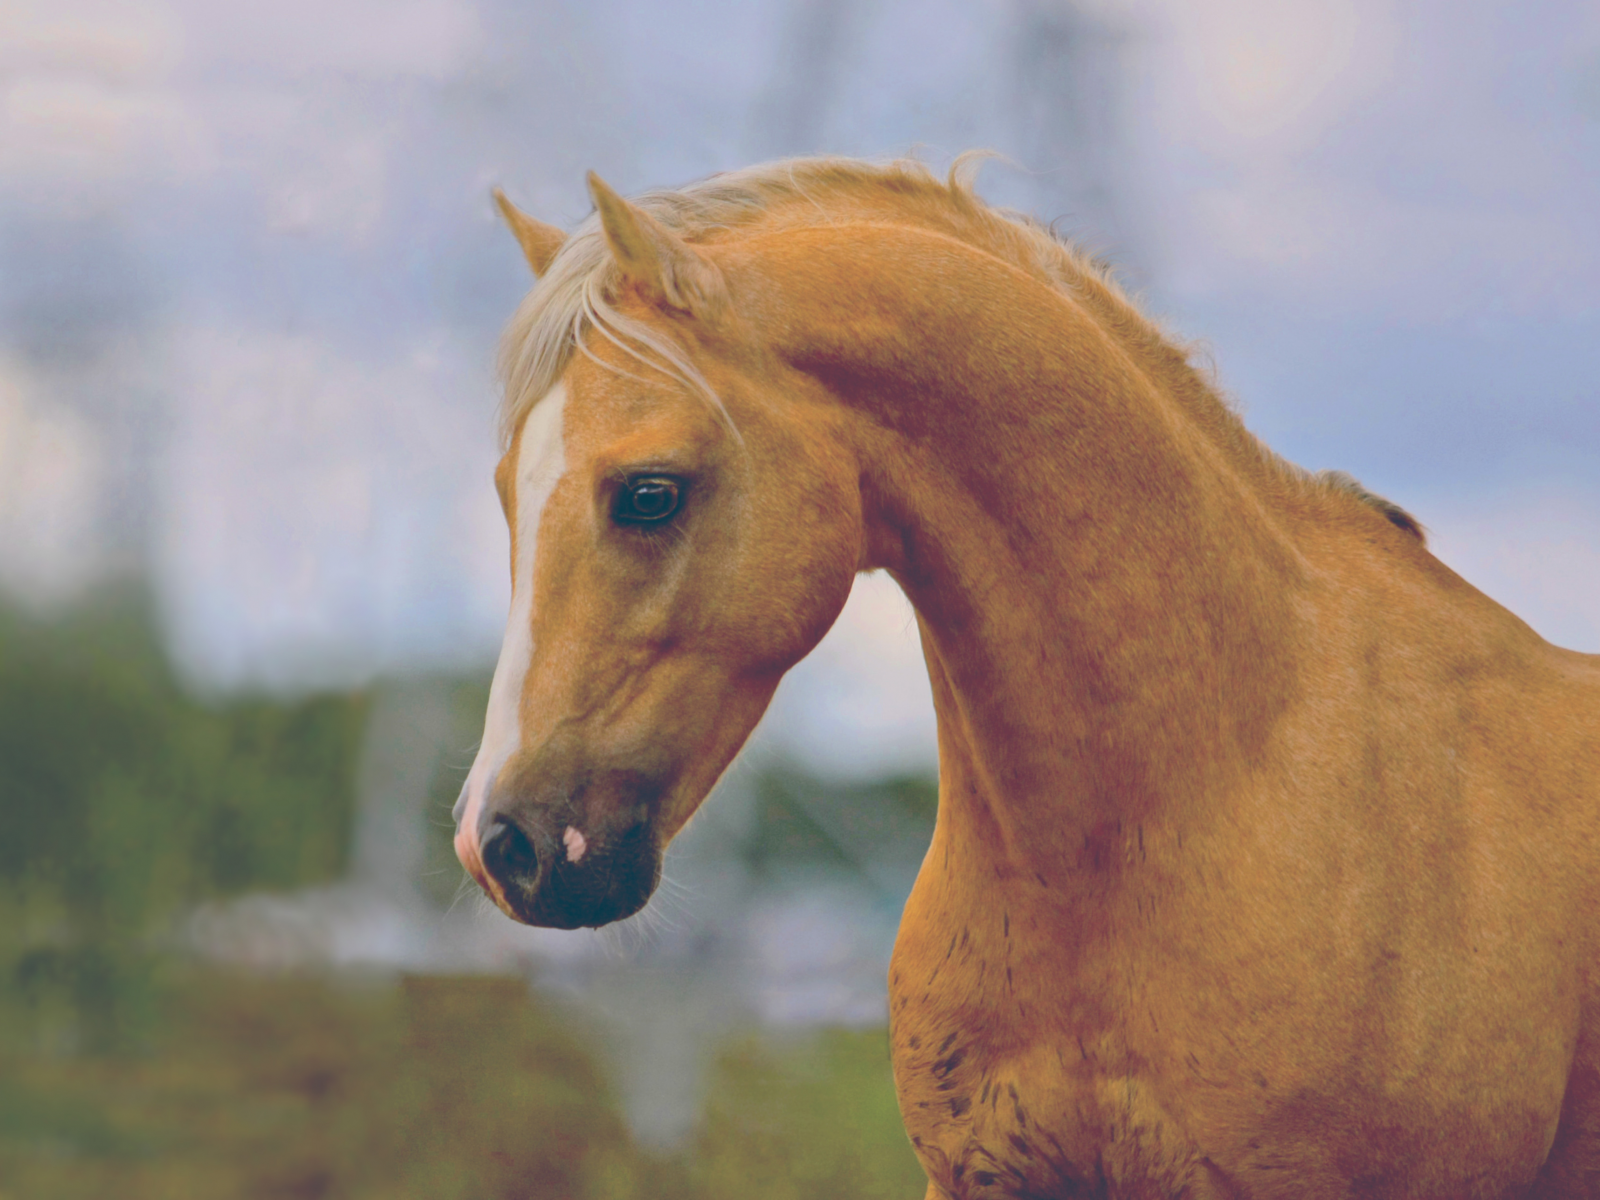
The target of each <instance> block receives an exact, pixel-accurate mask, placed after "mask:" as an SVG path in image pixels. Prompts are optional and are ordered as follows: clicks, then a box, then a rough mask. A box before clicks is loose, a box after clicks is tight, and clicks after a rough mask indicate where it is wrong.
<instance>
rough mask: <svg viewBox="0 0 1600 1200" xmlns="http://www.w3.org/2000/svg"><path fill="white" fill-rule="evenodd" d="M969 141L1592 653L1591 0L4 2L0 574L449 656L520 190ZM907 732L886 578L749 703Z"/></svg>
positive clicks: (488, 441) (248, 638) (884, 736)
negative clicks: (128, 576) (493, 190)
mask: <svg viewBox="0 0 1600 1200" xmlns="http://www.w3.org/2000/svg"><path fill="white" fill-rule="evenodd" d="M973 146H987V147H993V148H995V149H998V150H1000V151H1002V152H1004V153H1005V154H1007V155H1009V156H1010V158H1011V159H1012V160H1013V162H1014V165H1011V166H1004V165H995V166H992V167H991V168H989V170H988V173H987V175H986V177H985V180H984V183H983V185H982V186H983V190H984V191H985V192H986V194H988V195H989V196H990V197H991V198H993V199H995V200H997V201H1000V202H1003V203H1007V204H1013V205H1017V206H1021V207H1025V208H1028V209H1030V210H1032V211H1035V212H1038V213H1039V214H1041V215H1043V216H1046V217H1050V218H1054V217H1061V218H1063V227H1064V228H1067V229H1069V230H1073V231H1076V232H1077V233H1078V234H1079V235H1080V236H1082V237H1083V238H1084V239H1085V240H1087V241H1088V242H1089V243H1090V244H1091V245H1093V246H1094V247H1096V248H1097V249H1099V250H1102V251H1104V252H1105V253H1107V254H1108V255H1109V256H1110V257H1112V258H1113V259H1114V260H1115V261H1117V262H1118V263H1119V264H1121V266H1122V269H1123V270H1124V273H1125V275H1126V276H1127V278H1128V279H1129V280H1130V281H1131V282H1132V283H1133V284H1134V285H1135V286H1136V287H1137V288H1138V289H1139V290H1140V291H1141V292H1142V293H1143V295H1144V296H1145V298H1146V301H1147V303H1148V305H1149V307H1150V308H1151V309H1152V310H1153V311H1155V312H1156V313H1158V314H1160V315H1161V316H1162V317H1163V318H1164V319H1165V320H1166V321H1167V322H1168V323H1169V325H1170V326H1171V327H1172V328H1173V329H1174V330H1175V331H1177V332H1178V333H1179V334H1181V335H1182V336H1183V337H1185V338H1195V339H1202V340H1204V341H1205V342H1206V343H1207V344H1208V345H1209V348H1210V353H1211V354H1212V356H1213V357H1214V359H1215V361H1216V364H1217V367H1218V370H1219V373H1220V376H1221V379H1222V381H1223V383H1224V385H1225V386H1226V387H1227V388H1228V390H1229V391H1230V392H1231V393H1232V394H1233V395H1234V396H1235V397H1236V398H1237V399H1238V400H1239V402H1240V403H1241V405H1242V407H1243V408H1244V410H1245V412H1246V415H1247V419H1248V420H1249V422H1250V424H1251V425H1252V427H1253V428H1255V429H1256V430H1257V432H1259V433H1261V434H1262V435H1263V436H1265V437H1266V438H1267V439H1268V440H1269V441H1270V442H1271V443H1272V444H1273V445H1275V446H1276V447H1277V448H1279V449H1280V450H1282V451H1283V452H1285V453H1286V454H1288V455H1289V456H1290V457H1291V458H1294V459H1295V460H1296V461H1299V462H1301V463H1303V464H1305V465H1306V466H1309V467H1314V468H1322V467H1340V468H1344V469H1346V470H1350V471H1352V472H1353V473H1355V474H1356V475H1357V476H1359V477H1360V478H1362V479H1363V481H1364V482H1366V483H1367V484H1368V485H1369V486H1370V487H1372V488H1373V489H1374V490H1377V491H1380V492H1383V493H1385V494H1388V495H1390V496H1392V497H1393V498H1394V499H1396V500H1398V501H1399V502H1401V503H1403V504H1405V505H1407V506H1408V507H1411V508H1412V509H1413V510H1414V511H1416V513H1417V514H1418V516H1419V517H1420V518H1421V519H1422V521H1423V522H1424V523H1425V524H1426V525H1428V526H1429V528H1430V529H1431V530H1432V533H1433V539H1434V544H1435V547H1436V549H1437V550H1438V552H1439V553H1440V554H1441V556H1442V557H1444V558H1445V559H1446V561H1448V562H1450V563H1451V564H1452V565H1453V566H1455V567H1456V568H1457V569H1458V570H1460V571H1462V572H1463V573H1464V574H1466V575H1467V576H1468V578H1470V579H1472V580H1473V581H1474V582H1476V583H1478V584H1479V586H1481V587H1483V588H1484V589H1485V590H1486V591H1488V592H1489V593H1490V594H1491V595H1493V596H1495V597H1496V598H1498V599H1501V600H1502V601H1504V602H1506V603H1508V604H1510V605H1511V606H1512V607H1513V608H1514V609H1516V610H1517V611H1518V612H1519V613H1521V614H1522V615H1523V616H1525V617H1526V618H1527V619H1529V620H1530V621H1531V623H1532V624H1533V625H1534V626H1535V628H1537V629H1539V630H1540V632H1542V633H1543V634H1545V635H1546V636H1547V637H1550V638H1552V639H1553V640H1556V641H1559V642H1562V643H1564V644H1567V645H1571V646H1574V647H1577V648H1580V649H1587V650H1591V651H1600V221H1597V220H1596V219H1595V214H1596V213H1600V9H1597V8H1596V6H1595V5H1593V4H1591V3H1584V2H1582V0H1520V2H1518V3H1515V4H1513V3H1504V2H1496V3H1489V2H1482V0H1416V2H1412V3H1399V2H1391V0H1302V2H1299V3H1296V4H1292V5H1286V4H1282V3H1277V2H1274V0H1207V2H1205V3H1194V2H1193V0H1079V2H1077V3H1069V2H1068V0H966V2H965V3H958V2H956V0H942V2H941V0H933V2H924V3H910V2H909V0H849V2H846V0H700V2H686V3H681V4H673V5H662V4H650V3H645V2H644V0H587V2H586V3H582V4H578V3H567V4H562V3H554V2H544V3H539V2H533V3H527V2H524V3H507V2H504V0H480V2H477V3H473V2H471V0H384V2H382V3H379V2H378V0H355V2H346V0H318V2H317V3H311V2H310V0H283V2H280V3H276V4H274V5H271V6H267V5H255V4H249V5H247V4H242V3H229V2H223V0H180V2H177V3H168V4H163V3H146V2H145V0H119V2H117V3H108V4H105V5H103V6H97V5H95V4H92V3H84V2H82V0H66V2H65V3H63V0H50V2H49V3H43V2H38V3H35V2H33V0H20V2H19V0H0V588H3V589H4V591H5V592H6V593H7V594H8V595H9V596H10V597H12V598H13V600H15V601H19V602H22V603H25V604H28V605H31V606H33V607H35V608H37V609H42V610H45V611H50V610H54V609H59V608H61V607H63V606H65V605H67V604H69V603H71V602H72V600H73V599H74V598H76V597H78V596H81V595H82V594H84V592H85V590H86V589H89V588H92V587H94V586H95V585H96V584H97V583H98V582H99V581H100V580H102V579H104V578H106V577H107V574H108V573H115V572H126V571H129V570H143V571H147V572H148V573H149V574H150V576H151V578H152V579H153V580H154V581H155V587H156V589H157V593H158V595H159V597H160V599H161V603H162V611H163V614H164V620H165V621H166V625H167V632H168V637H169V641H170V644H171V646H172V649H173V654H174V656H175V659H176V660H177V661H178V662H179V663H180V665H181V666H182V668H183V669H184V671H185V672H186V674H187V675H188V677H189V678H190V679H191V680H193V681H194V682H195V683H196V684H197V685H198V686H200V687H203V688H210V689H218V688H220V689H231V688H241V687H254V686H263V685H265V686H272V687H290V688H292V687H303V686H309V685H312V684H316V683H321V682H346V681H349V680H359V679H362V678H366V677H368V676H370V675H371V674H372V673H374V672H378V671H384V670H396V669H404V668H406V667H410V666H416V665H448V666H482V665H484V664H486V663H487V662H489V661H490V659H491V658H492V655H493V653H494V650H495V647H496V646H497V644H498V640H499V634H500V628H501V624H502V622H503V619H504V613H505V604H506V596H507V582H506V579H505V533H504V530H503V527H502V525H501V521H500V517H499V513H498V510H497V507H496V505H495V502H494V499H493V493H492V489H491V486H490V479H489V477H490V470H491V468H492V464H493V460H494V453H495V452H494V442H493V433H492V427H493V406H494V400H495V397H494V393H493V387H492V378H491V370H490V362H491V358H492V353H493V345H494V339H495V337H496V334H497V332H498V327H499V325H500V323H501V322H502V321H503V320H504V319H505V317H506V316H507V315H508V314H509V313H510V311H511V309H512V308H513V307H514V305H515V303H516V301H517V299H518V298H519V296H520V295H521V293H522V291H523V290H524V288H525V287H526V285H527V282H528V281H527V278H526V274H525V268H524V267H523V265H522V262H521V259H520V256H519V255H518V253H517V251H516V248H515V246H514V245H513V243H512V242H511V240H510V238H509V237H508V236H507V235H506V234H505V232H504V231H503V230H502V229H500V228H498V227H497V226H496V224H495V221H494V218H493V214H492V211H491V208H490V205H489V201H488V189H489V187H490V186H491V185H493V184H496V183H498V184H501V185H503V186H504V187H505V188H506V189H507V190H508V191H509V192H510V193H511V195H512V196H513V198H515V199H516V200H518V201H519V202H520V203H521V204H523V206H524V207H526V208H528V209H529V210H531V211H533V212H534V213H536V214H537V215H539V216H541V217H543V218H544V219H546V220H550V221H554V222H557V223H563V224H570V223H572V222H574V221H576V220H578V219H579V218H581V217H582V216H583V215H584V214H585V212H586V211H587V208H588V204H587V200H586V198H585V195H584V192H583V187H582V178H583V172H584V171H585V170H586V169H588V168H590V167H594V168H596V169H598V170H599V171H600V172H601V173H602V174H603V175H605V176H606V177H607V178H608V179H609V180H610V181H611V182H612V183H613V184H615V185H616V186H618V187H619V188H621V189H623V190H625V191H626V190H637V189H640V188H643V187H647V186H654V185H660V184H669V183H673V182H676V181H682V180H686V179H690V178H694V177H697V176H700V175H704V174H706V173H709V172H711V171H716V170H721V169H725V168H730V167H735V166H740V165H744V164H747V163H749V162H752V161H756V160H758V159H761V158H767V157H772V156H776V155H780V154H790V153H799V152H809V151H825V152H833V153H852V154H868V155H882V154H885V153H894V152H899V151H904V150H906V149H908V148H911V147H921V148H922V149H923V152H924V153H925V155H926V156H927V157H928V158H930V159H931V160H934V161H936V162H937V161H942V160H943V159H944V158H946V157H948V156H949V155H950V154H953V153H955V152H957V151H959V150H961V149H965V148H968V147H973ZM778 716H779V717H780V718H781V720H780V721H778V722H775V723H776V724H781V725H782V726H783V727H784V728H785V729H787V730H788V731H789V733H788V734H787V735H786V736H788V737H789V738H790V740H791V742H792V746H793V748H794V749H795V750H796V751H797V752H799V753H803V754H807V755H809V756H811V757H812V758H814V759H816V760H817V761H818V762H819V763H824V765H826V764H832V765H834V766H835V767H837V768H838V769H841V770H857V769H861V770H867V769H878V768H881V767H883V766H885V765H897V764H901V763H904V762H914V761H926V760H927V758H928V757H929V755H930V754H931V734H930V732H929V723H928V720H929V719H928V709H927V701H926V691H925V685H924V684H922V683H921V681H920V666H919V663H918V656H917V652H916V646H915V640H914V637H913V636H912V633H911V630H910V626H909V621H908V618H907V614H906V611H905V609H904V608H903V606H902V604H901V603H900V601H899V600H898V598H897V594H896V593H895V592H894V591H893V589H892V587H890V586H885V585H882V584H875V585H869V586H867V587H864V588H862V589H861V595H860V596H859V597H858V598H857V600H856V601H853V602H852V607H851V609H850V610H849V612H848V614H847V619H846V621H845V622H844V623H843V625H842V627H841V628H840V630H839V631H838V632H837V636H836V637H835V638H834V639H832V640H831V641H830V642H829V643H827V644H825V645H824V647H822V648H821V649H820V650H819V652H818V654H817V656H816V658H815V661H812V662H808V663H807V664H805V665H804V666H803V667H802V668H801V669H800V671H799V672H797V678H796V679H795V680H793V681H792V686H788V687H787V688H786V691H785V692H784V693H783V694H782V696H781V697H780V701H779V709H778Z"/></svg>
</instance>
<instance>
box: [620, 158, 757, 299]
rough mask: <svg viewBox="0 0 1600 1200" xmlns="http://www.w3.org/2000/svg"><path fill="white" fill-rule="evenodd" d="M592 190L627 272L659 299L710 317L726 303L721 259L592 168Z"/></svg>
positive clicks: (631, 279) (638, 285) (627, 276)
mask: <svg viewBox="0 0 1600 1200" xmlns="http://www.w3.org/2000/svg"><path fill="white" fill-rule="evenodd" d="M589 195H590V196H591V197H593V199H594V207H595V211H596V212H598V213H599V214H600V228H601V230H602V231H604V233H605V237H606V245H608V246H609V247H610V248H611V254H612V257H614V258H615V259H616V260H617V267H618V268H619V269H620V270H621V272H622V278H623V279H624V280H626V281H627V282H628V283H631V284H633V285H634V286H635V287H636V288H638V289H639V290H640V291H641V292H643V293H644V294H645V295H646V296H647V297H649V298H650V300H651V301H652V302H654V303H656V304H660V305H664V306H666V307H667V308H675V309H678V310H679V311H681V312H687V313H693V314H694V315H695V316H697V317H709V316H713V315H715V314H716V312H717V311H718V310H719V309H720V308H721V307H722V304H723V301H724V300H725V299H726V298H727V297H726V288H725V287H724V285H723V282H722V272H720V271H719V270H717V267H716V264H715V263H713V262H711V260H710V259H708V258H706V257H705V256H704V255H702V254H701V253H700V252H699V251H698V250H696V249H695V248H694V247H693V246H691V245H689V243H688V242H686V241H684V240H683V239H682V238H680V237H679V236H678V235H677V234H675V233H673V232H672V231H671V230H670V229H667V228H665V227H664V226H663V225H662V224H661V223H660V222H659V221H657V220H656V219H655V218H654V217H652V216H651V215H650V214H649V213H647V212H645V211H644V210H643V209H642V208H639V207H638V206H636V205H633V204H629V203H628V202H627V201H626V200H624V199H623V198H622V197H621V196H619V195H617V193H616V192H614V191H612V190H611V188H610V186H609V185H608V184H607V183H606V182H605V180H603V179H601V178H600V176H598V175H596V174H595V173H594V172H593V171H590V172H589Z"/></svg>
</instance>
